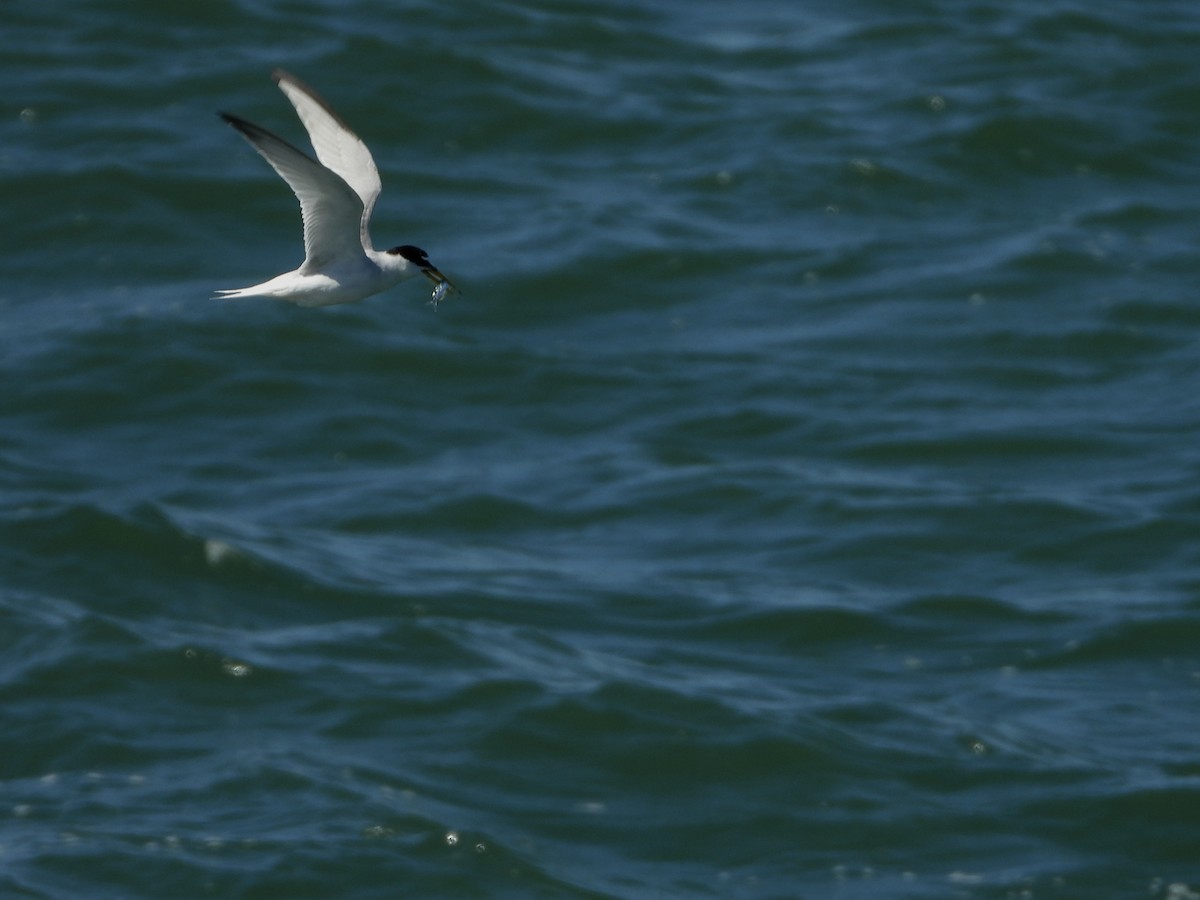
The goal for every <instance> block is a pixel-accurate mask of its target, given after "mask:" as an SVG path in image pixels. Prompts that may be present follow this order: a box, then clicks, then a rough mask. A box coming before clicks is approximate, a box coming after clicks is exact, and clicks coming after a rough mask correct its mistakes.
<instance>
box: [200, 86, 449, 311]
mask: <svg viewBox="0 0 1200 900" xmlns="http://www.w3.org/2000/svg"><path fill="white" fill-rule="evenodd" d="M271 77H272V78H273V79H274V80H275V83H276V84H277V85H279V89H280V90H281V91H283V93H284V95H285V96H287V98H288V100H290V101H291V102H292V106H294V107H295V108H296V114H297V115H298V116H299V117H300V121H301V122H302V123H303V125H304V127H305V129H306V130H307V131H308V136H309V139H310V140H311V141H312V145H313V149H314V150H315V151H316V153H317V158H316V159H313V158H312V157H311V156H309V155H308V154H307V153H304V152H303V151H302V150H298V149H296V148H295V147H294V146H292V145H291V144H289V143H288V142H287V141H285V140H284V139H283V138H281V137H279V136H278V135H276V134H272V133H271V132H270V131H267V129H265V128H261V127H259V126H258V125H255V124H254V123H252V122H247V121H246V120H245V119H243V118H241V117H239V116H235V115H232V114H230V113H226V112H222V113H218V115H219V116H220V117H221V118H222V119H224V120H225V121H226V122H227V123H229V124H230V125H231V126H233V127H234V128H235V129H237V131H238V132H239V133H240V134H241V135H242V137H244V138H245V139H246V140H247V141H249V142H250V146H251V147H253V148H254V149H255V150H257V151H258V153H259V154H260V155H261V156H262V157H263V159H265V160H266V161H267V162H268V163H270V164H271V168H273V169H274V170H275V171H276V172H278V173H279V176H280V177H281V178H282V179H283V180H284V181H286V182H287V183H288V186H289V187H290V188H291V189H292V191H293V192H294V193H295V194H296V199H298V200H299V201H300V215H301V217H302V218H303V219H304V262H303V263H301V264H300V267H299V268H298V269H295V270H294V271H291V272H284V273H283V274H282V275H276V276H275V277H274V278H272V279H271V280H269V281H264V282H263V283H262V284H255V285H251V286H250V287H244V288H236V289H234V290H227V291H217V296H218V297H224V298H232V297H275V298H277V299H280V300H287V301H289V302H291V303H295V304H297V305H299V306H332V305H334V304H337V303H353V302H355V301H356V300H362V299H363V298H364V297H369V296H371V295H372V294H378V293H379V292H380V291H385V290H387V289H388V288H390V287H392V286H393V285H395V284H398V283H399V282H401V281H404V280H405V279H406V278H412V277H413V276H415V275H417V274H421V275H424V276H425V277H426V278H428V279H429V280H430V281H432V282H433V283H434V285H435V287H434V290H433V301H432V302H433V304H434V305H435V306H436V305H437V303H438V301H439V300H441V299H442V298H443V297H444V296H445V295H446V294H447V293H448V292H450V291H453V290H456V288H455V287H454V285H453V284H451V283H450V280H449V279H448V278H446V276H445V275H443V274H442V273H441V272H439V271H438V270H437V269H436V268H434V266H433V264H432V263H431V262H430V261H429V256H428V255H427V254H426V253H425V251H424V250H422V249H421V248H420V247H414V246H412V245H411V244H403V245H401V246H399V247H392V248H391V249H390V250H383V251H380V250H376V249H375V247H374V245H373V244H372V243H371V235H370V231H369V226H370V224H371V210H372V209H374V208H375V201H376V200H377V199H378V198H379V192H380V190H381V189H382V184H381V183H380V181H379V170H378V169H377V168H375V160H374V159H372V158H371V151H370V150H368V149H367V145H366V144H364V143H363V142H362V140H361V139H360V138H359V137H358V135H356V134H355V133H354V132H353V131H351V130H350V127H349V126H348V125H347V124H346V123H345V122H344V121H342V118H341V116H339V115H338V114H337V113H335V112H334V111H333V109H332V107H330V105H329V104H328V103H326V102H325V101H324V100H322V99H321V97H320V96H319V95H318V94H317V93H316V92H315V91H314V90H313V89H312V88H310V87H309V86H308V85H306V84H305V83H304V82H303V81H301V80H300V79H299V78H297V77H296V76H294V75H292V74H290V73H288V72H285V71H283V70H282V69H276V70H275V71H274V72H272V73H271Z"/></svg>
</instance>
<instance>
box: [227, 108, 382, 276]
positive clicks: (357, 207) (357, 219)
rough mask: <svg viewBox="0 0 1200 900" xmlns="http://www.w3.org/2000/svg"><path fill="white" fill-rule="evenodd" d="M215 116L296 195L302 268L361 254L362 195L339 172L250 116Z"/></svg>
mask: <svg viewBox="0 0 1200 900" xmlns="http://www.w3.org/2000/svg"><path fill="white" fill-rule="evenodd" d="M220 116H221V118H222V119H224V120H225V121H226V122H228V123H229V124H230V125H232V126H233V127H234V128H236V129H237V130H238V131H239V132H240V133H241V135H242V136H243V137H244V138H245V139H246V140H247V141H249V142H250V146H252V147H253V148H254V149H255V150H257V151H258V152H259V154H260V155H261V156H262V158H263V159H265V160H266V161H267V162H269V163H270V164H271V168H273V169H274V170H275V171H276V172H278V173H279V176H280V177H281V178H282V179H283V180H284V181H286V182H287V183H288V185H289V186H290V187H291V189H292V190H293V191H294V192H295V194H296V198H297V199H298V200H299V201H300V214H301V216H302V217H303V218H304V264H303V265H302V266H301V267H300V272H301V273H304V272H307V271H312V270H315V269H320V268H321V267H322V266H325V265H327V264H328V263H330V262H333V261H335V260H338V259H353V258H355V257H357V256H361V255H362V250H363V247H362V242H361V229H362V223H363V221H364V220H365V216H364V214H363V201H362V199H361V198H360V197H359V195H358V194H357V193H356V192H355V191H354V190H353V189H351V187H350V185H349V184H347V183H346V182H345V181H344V180H343V178H342V176H340V175H339V174H337V173H336V172H333V171H330V170H329V169H327V168H326V167H325V166H323V165H321V164H320V163H319V162H317V161H316V160H315V159H313V158H312V157H311V156H309V155H307V154H306V153H304V152H302V151H300V150H297V149H296V148H295V147H293V146H292V145H291V144H289V143H288V142H287V141H285V140H284V139H283V138H281V137H279V136H278V135H275V134H272V133H271V132H269V131H267V130H266V129H265V128H260V127H259V126H257V125H255V124H254V123H253V122H247V121H246V120H245V119H242V118H240V117H238V116H234V115H230V114H229V113H220ZM364 149H365V148H364Z"/></svg>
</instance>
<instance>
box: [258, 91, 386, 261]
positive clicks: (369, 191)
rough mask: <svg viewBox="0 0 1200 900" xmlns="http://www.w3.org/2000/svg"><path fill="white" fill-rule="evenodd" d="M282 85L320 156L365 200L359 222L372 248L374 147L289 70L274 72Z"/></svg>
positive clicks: (376, 188) (366, 243) (376, 177)
mask: <svg viewBox="0 0 1200 900" xmlns="http://www.w3.org/2000/svg"><path fill="white" fill-rule="evenodd" d="M271 77H272V78H274V79H275V83H276V84H278V85H279V89H280V90H281V91H283V93H284V95H285V96H286V97H287V98H288V100H290V101H291V102H292V106H294V107H296V114H297V115H298V116H299V117H300V121H301V122H302V123H304V127H305V129H306V130H307V131H308V136H309V138H310V139H311V140H312V145H313V149H314V150H316V151H317V159H318V160H320V161H321V164H322V165H323V166H325V167H326V168H328V169H330V170H331V171H333V172H335V173H337V174H338V175H339V176H341V178H342V179H343V180H344V181H345V182H346V184H348V185H350V187H352V188H353V189H354V192H355V193H356V194H358V196H359V199H361V200H362V206H363V213H362V219H361V221H360V223H359V230H360V233H361V237H362V245H363V249H365V250H370V249H372V244H371V236H370V233H369V230H368V226H369V225H370V221H371V211H372V210H373V209H374V208H375V200H376V199H377V198H378V197H379V192H380V190H382V184H381V183H380V180H379V170H378V169H377V168H375V160H374V159H373V158H372V157H371V151H370V150H368V149H367V145H366V144H364V143H363V142H362V139H361V138H360V137H359V136H358V135H357V134H355V133H354V132H353V131H351V130H350V126H349V125H347V124H346V123H345V122H344V121H342V117H341V116H339V115H338V114H337V113H335V112H334V111H333V108H332V107H331V106H330V105H329V104H328V103H326V102H325V101H324V100H323V99H321V96H320V95H319V94H318V93H317V92H316V91H314V90H313V89H312V88H310V87H309V86H308V85H307V84H305V83H304V82H303V81H301V80H300V79H299V78H297V77H296V76H295V75H293V74H291V73H290V72H285V71H284V70H283V69H276V70H275V71H274V72H272V73H271Z"/></svg>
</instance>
